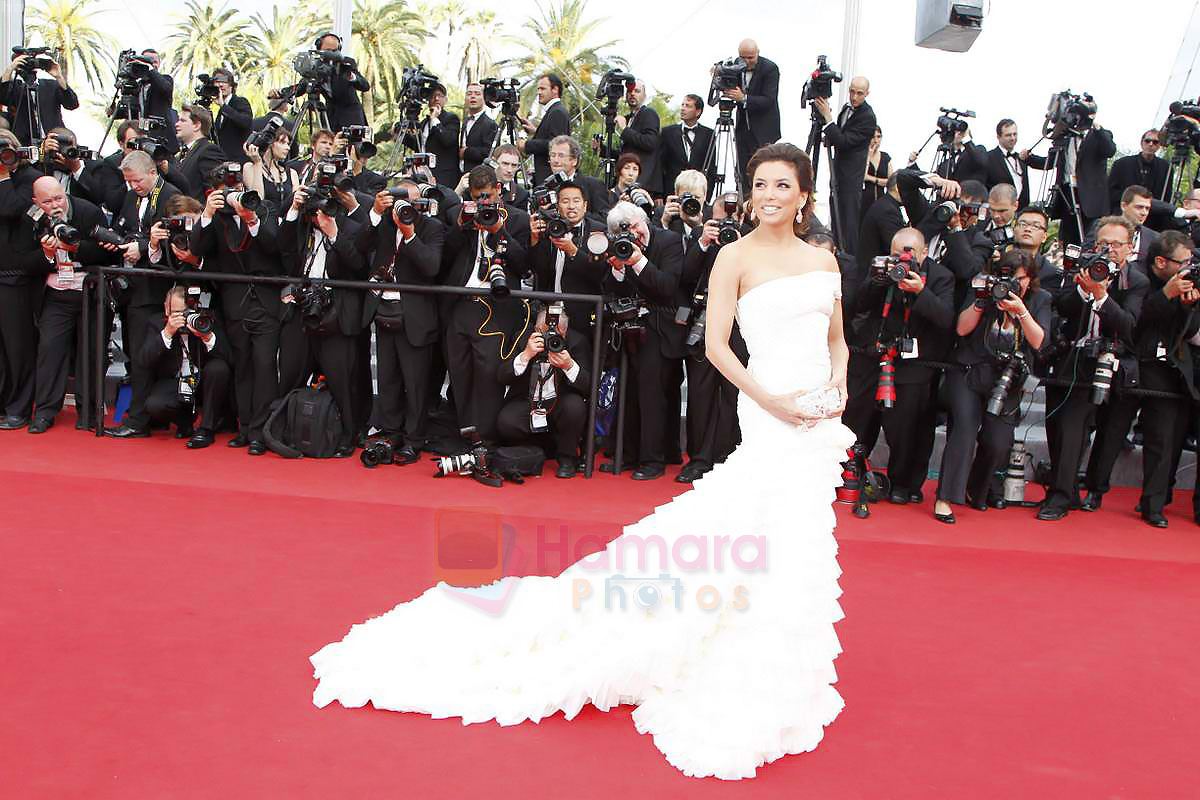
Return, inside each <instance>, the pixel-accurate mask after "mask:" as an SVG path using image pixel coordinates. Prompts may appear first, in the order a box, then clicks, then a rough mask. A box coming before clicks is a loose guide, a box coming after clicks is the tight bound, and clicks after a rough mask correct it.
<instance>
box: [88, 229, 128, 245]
mask: <svg viewBox="0 0 1200 800" xmlns="http://www.w3.org/2000/svg"><path fill="white" fill-rule="evenodd" d="M88 237H89V238H91V239H92V240H93V241H96V242H101V243H103V244H112V245H117V246H118V247H119V246H121V245H123V244H129V243H130V242H131V241H134V240H135V239H136V238H137V237H132V236H122V235H121V234H119V233H117V232H116V231H114V230H113V229H112V228H106V227H104V226H103V225H94V226H92V229H91V230H90V231H88Z"/></svg>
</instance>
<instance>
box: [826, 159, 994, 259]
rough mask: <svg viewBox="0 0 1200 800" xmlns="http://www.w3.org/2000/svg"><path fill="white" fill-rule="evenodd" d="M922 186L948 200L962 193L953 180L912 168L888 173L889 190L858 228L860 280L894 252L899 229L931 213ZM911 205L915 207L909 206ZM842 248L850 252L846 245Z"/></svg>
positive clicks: (857, 257) (857, 248)
mask: <svg viewBox="0 0 1200 800" xmlns="http://www.w3.org/2000/svg"><path fill="white" fill-rule="evenodd" d="M922 188H935V189H936V190H937V192H938V194H939V195H940V196H941V197H942V198H944V199H945V200H954V199H957V198H958V197H959V193H960V192H961V188H960V187H959V185H958V184H957V183H955V182H954V181H952V180H948V179H946V178H942V177H939V176H937V175H934V174H933V173H921V172H919V171H918V170H916V169H912V168H908V169H902V170H897V171H895V172H893V173H892V174H891V175H890V176H888V180H887V192H886V193H885V194H884V195H883V197H881V198H879V200H877V201H876V202H874V203H872V204H871V207H870V208H869V209H867V213H866V214H864V215H863V220H862V225H861V227H860V228H859V230H858V241H857V244H858V246H857V247H856V248H855V251H856V254H855V256H854V258H855V261H856V263H857V266H858V274H857V278H858V280H859V281H860V282H861V281H862V280H863V279H865V278H866V276H867V273H868V271H869V270H870V266H871V260H872V259H874V258H875V257H876V256H881V255H885V254H887V253H889V252H891V247H892V238H893V237H895V235H896V232H897V231H899V230H900V229H901V228H904V227H906V226H908V225H909V221H910V220H913V219H916V220H922V219H923V218H925V217H927V216H929V210H930V205H929V201H927V200H926V199H925V197H924V195H922V194H921V192H920V189H922ZM905 201H908V202H907V203H906V202H905ZM909 205H912V206H913V207H912V208H909ZM914 224H915V223H914ZM930 235H932V232H931V233H930ZM842 251H843V252H846V250H845V248H842ZM972 274H974V271H973V272H972Z"/></svg>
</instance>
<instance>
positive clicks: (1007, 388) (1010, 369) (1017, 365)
mask: <svg viewBox="0 0 1200 800" xmlns="http://www.w3.org/2000/svg"><path fill="white" fill-rule="evenodd" d="M989 277H992V276H989ZM1004 360H1005V364H1004V369H1003V370H1001V371H1000V377H999V378H997V379H996V384H995V385H994V386H993V387H992V391H991V393H990V394H989V395H988V401H987V413H989V414H991V415H992V416H993V417H1002V416H1004V406H1005V405H1006V404H1007V402H1008V395H1009V392H1011V391H1012V388H1013V387H1014V386H1020V385H1021V382H1022V381H1024V380H1025V375H1026V374H1027V373H1028V367H1027V366H1026V364H1025V356H1024V355H1022V353H1021V352H1020V351H1017V352H1014V353H1008V354H1006V355H1005V356H1004Z"/></svg>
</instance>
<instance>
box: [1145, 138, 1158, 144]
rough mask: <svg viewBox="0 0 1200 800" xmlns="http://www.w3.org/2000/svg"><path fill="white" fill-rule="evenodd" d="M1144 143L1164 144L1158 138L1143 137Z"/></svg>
mask: <svg viewBox="0 0 1200 800" xmlns="http://www.w3.org/2000/svg"><path fill="white" fill-rule="evenodd" d="M1142 144H1162V142H1160V141H1158V139H1142Z"/></svg>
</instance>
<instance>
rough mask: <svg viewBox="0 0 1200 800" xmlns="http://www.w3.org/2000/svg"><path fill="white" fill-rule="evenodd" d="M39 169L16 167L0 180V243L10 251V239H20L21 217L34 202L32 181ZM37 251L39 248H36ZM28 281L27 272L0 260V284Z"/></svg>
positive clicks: (11, 240) (38, 176) (7, 284)
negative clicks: (14, 170)
mask: <svg viewBox="0 0 1200 800" xmlns="http://www.w3.org/2000/svg"><path fill="white" fill-rule="evenodd" d="M41 176H42V172H41V170H39V169H36V168H35V167H32V166H22V167H19V168H18V169H17V171H16V172H15V173H14V175H13V176H12V178H11V179H10V180H7V181H0V243H3V244H4V245H5V246H7V247H8V251H7V252H9V253H11V252H13V249H12V248H13V243H14V242H18V241H21V233H20V231H21V218H22V217H23V216H24V215H25V212H27V211H28V210H29V207H30V206H31V205H33V182H34V181H35V180H37V179H38V178H40V177H41ZM38 250H39V252H40V250H41V248H40V247H39V248H38ZM28 282H29V275H28V274H27V273H25V272H22V271H21V270H19V269H16V268H14V266H13V265H11V264H6V263H3V262H0V286H19V285H23V284H26V283H28Z"/></svg>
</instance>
